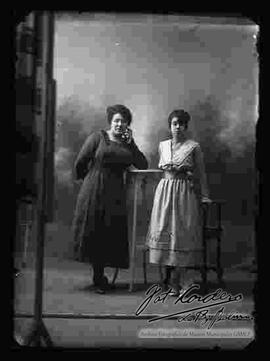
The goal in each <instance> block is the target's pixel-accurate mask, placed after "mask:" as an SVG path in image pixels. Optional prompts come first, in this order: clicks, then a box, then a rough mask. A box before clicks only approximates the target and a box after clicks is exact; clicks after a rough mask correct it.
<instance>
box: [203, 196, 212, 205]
mask: <svg viewBox="0 0 270 361" xmlns="http://www.w3.org/2000/svg"><path fill="white" fill-rule="evenodd" d="M201 202H202V203H205V204H209V203H212V200H211V199H210V198H208V197H202V198H201Z"/></svg>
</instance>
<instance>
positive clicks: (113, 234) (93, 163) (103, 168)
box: [73, 104, 148, 293]
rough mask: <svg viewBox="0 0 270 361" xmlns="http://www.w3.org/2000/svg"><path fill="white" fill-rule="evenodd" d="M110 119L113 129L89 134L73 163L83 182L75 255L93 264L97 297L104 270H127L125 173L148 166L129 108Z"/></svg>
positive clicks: (113, 110) (114, 110) (110, 112)
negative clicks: (132, 168)
mask: <svg viewBox="0 0 270 361" xmlns="http://www.w3.org/2000/svg"><path fill="white" fill-rule="evenodd" d="M107 119H108V123H109V124H110V129H109V130H101V131H98V132H95V133H92V134H91V135H89V137H88V138H87V139H86V141H85V143H84V145H83V146H82V148H81V150H80V152H79V155H78V157H77V159H76V162H75V174H76V178H77V179H82V180H83V183H82V186H81V189H80V192H79V195H78V198H77V204H76V209H75V214H74V221H73V229H74V240H75V255H76V259H77V260H78V261H81V262H89V263H90V264H92V267H93V273H94V277H93V283H94V285H95V287H96V291H97V292H98V293H104V292H105V290H106V289H107V288H108V280H107V278H106V277H105V276H104V268H105V267H114V268H122V269H127V268H128V267H129V247H128V229H127V210H126V190H125V184H124V171H125V170H126V169H127V168H128V167H129V166H131V165H133V166H135V167H136V168H139V169H146V168H147V167H148V163H147V160H146V158H145V156H144V155H143V153H142V152H141V151H140V150H139V149H138V147H137V146H136V144H135V142H134V139H133V137H132V132H131V130H130V129H129V128H128V126H129V125H130V123H131V121H132V114H131V112H130V110H129V109H128V108H126V107H125V106H123V105H118V104H117V105H114V106H110V107H108V108H107Z"/></svg>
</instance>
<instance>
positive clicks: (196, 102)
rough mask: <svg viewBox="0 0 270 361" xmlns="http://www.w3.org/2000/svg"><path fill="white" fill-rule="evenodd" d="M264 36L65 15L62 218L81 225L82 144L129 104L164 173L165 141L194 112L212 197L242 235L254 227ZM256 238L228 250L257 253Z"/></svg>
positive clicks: (172, 22) (141, 142) (181, 22)
mask: <svg viewBox="0 0 270 361" xmlns="http://www.w3.org/2000/svg"><path fill="white" fill-rule="evenodd" d="M257 31H258V28H257V26H255V25H252V24H250V25H248V24H238V25H236V24H234V25H232V24H229V23H227V24H222V25H220V24H218V21H211V20H210V22H209V23H208V24H207V22H206V21H203V22H200V21H198V19H196V21H195V20H194V19H190V18H184V17H182V18H177V17H169V18H168V17H162V18H159V17H150V16H146V17H145V16H143V15H138V16H133V17H130V16H128V15H127V16H122V17H120V16H116V17H106V16H104V17H99V16H95V15H91V16H87V15H85V14H84V15H76V14H72V15H68V16H67V15H62V16H59V17H58V19H57V21H56V34H55V69H54V78H55V79H56V81H57V131H56V154H55V160H56V176H57V186H56V198H57V215H58V216H57V217H58V219H60V220H61V222H64V223H66V224H70V222H71V219H72V210H73V207H74V202H75V198H76V194H77V191H78V188H77V186H76V185H74V182H73V178H72V177H73V174H72V167H73V162H74V158H75V156H76V154H77V152H78V151H79V148H80V146H81V145H82V142H83V141H84V140H85V138H86V136H87V135H88V134H89V133H90V132H92V131H94V130H96V129H99V128H103V127H107V123H106V119H105V110H106V107H107V106H108V105H110V104H113V103H122V104H125V105H126V106H128V107H130V109H131V110H132V113H133V123H132V128H133V131H134V137H135V139H136V142H137V144H138V146H139V147H140V148H141V150H142V151H143V152H145V154H146V156H147V158H148V159H149V162H150V167H151V168H156V166H157V146H158V142H159V141H161V140H163V139H165V138H166V137H167V136H168V131H167V117H168V114H169V113H170V112H171V111H172V110H173V109H175V108H179V107H181V108H184V109H186V110H187V111H189V112H190V114H191V116H192V121H191V124H190V132H191V133H192V136H193V137H194V138H195V139H196V140H198V141H199V142H200V143H201V146H202V149H203V151H204V156H205V164H206V170H207V174H208V181H209V188H210V193H211V196H212V197H213V198H224V199H226V201H227V206H226V208H225V210H224V219H225V220H226V222H229V224H230V225H231V226H233V227H235V228H234V229H235V230H236V229H237V228H236V227H238V229H240V228H239V227H240V226H241V225H244V226H246V227H250V226H252V222H253V209H254V208H253V207H254V146H255V126H256V120H257V115H258V114H257V112H258V109H257V105H258V62H257V61H258V59H257V53H256V47H255V44H256V34H257ZM245 229H246V230H247V229H248V228H245ZM250 232H251V230H250V228H249V231H246V232H242V233H241V236H238V235H237V236H235V237H234V239H232V238H231V237H230V240H229V241H228V242H229V244H228V243H227V244H226V245H225V248H226V249H227V251H228V252H232V253H233V252H236V250H237V249H238V248H239V249H240V248H241V249H243V250H244V249H245V251H246V252H247V250H248V247H250V245H249V246H248V245H247V240H248V239H250ZM235 234H236V233H235ZM239 234H240V233H239ZM237 244H238V246H237ZM237 247H238V248H237Z"/></svg>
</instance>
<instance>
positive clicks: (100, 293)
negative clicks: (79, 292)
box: [95, 287, 106, 295]
mask: <svg viewBox="0 0 270 361" xmlns="http://www.w3.org/2000/svg"><path fill="white" fill-rule="evenodd" d="M95 293H98V294H99V295H104V294H105V293H106V291H105V290H104V288H101V287H97V288H96V289H95Z"/></svg>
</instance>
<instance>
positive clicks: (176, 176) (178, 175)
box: [163, 171, 193, 180]
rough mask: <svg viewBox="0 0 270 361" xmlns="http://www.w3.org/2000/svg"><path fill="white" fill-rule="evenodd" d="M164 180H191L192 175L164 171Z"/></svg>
mask: <svg viewBox="0 0 270 361" xmlns="http://www.w3.org/2000/svg"><path fill="white" fill-rule="evenodd" d="M163 178H164V179H186V180H192V178H193V177H192V173H187V172H170V171H165V172H164V173H163Z"/></svg>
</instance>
